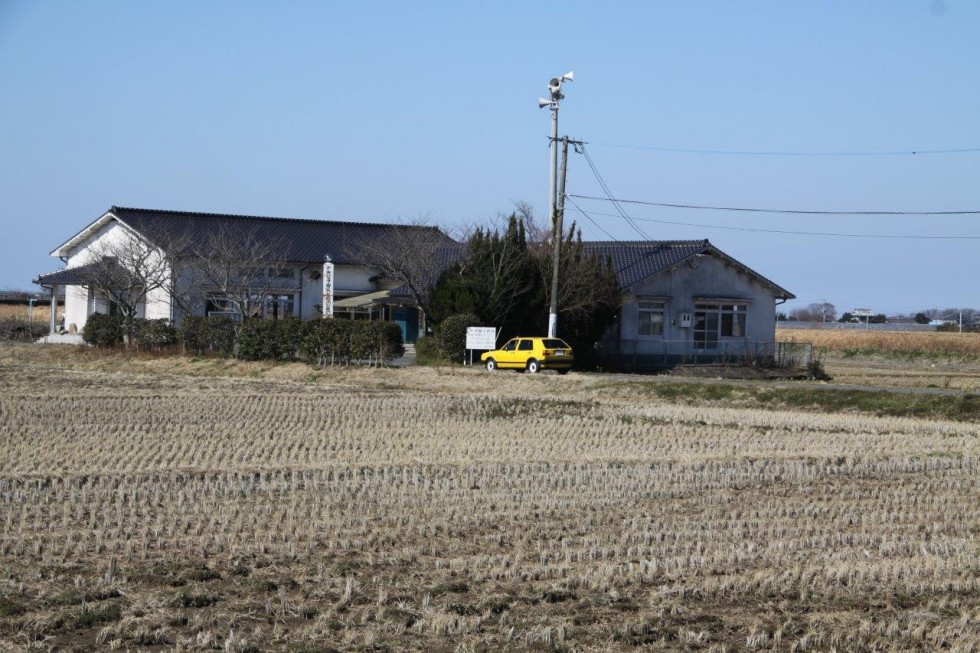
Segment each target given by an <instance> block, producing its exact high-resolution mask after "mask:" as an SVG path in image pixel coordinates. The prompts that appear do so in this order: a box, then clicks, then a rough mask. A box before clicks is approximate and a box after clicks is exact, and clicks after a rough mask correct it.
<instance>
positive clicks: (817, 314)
mask: <svg viewBox="0 0 980 653" xmlns="http://www.w3.org/2000/svg"><path fill="white" fill-rule="evenodd" d="M789 316H790V318H791V319H793V320H797V321H800V322H833V321H834V320H836V319H837V307H836V306H834V305H833V304H831V303H830V302H814V303H812V304H808V305H807V306H806V307H805V308H804V307H802V306H801V307H799V308H794V309H793V310H792V311H790V313H789Z"/></svg>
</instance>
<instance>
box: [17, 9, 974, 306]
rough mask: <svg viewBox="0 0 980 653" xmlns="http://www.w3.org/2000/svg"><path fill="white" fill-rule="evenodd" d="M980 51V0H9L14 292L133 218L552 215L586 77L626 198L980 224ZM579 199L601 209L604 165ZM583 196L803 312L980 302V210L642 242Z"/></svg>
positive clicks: (771, 220)
mask: <svg viewBox="0 0 980 653" xmlns="http://www.w3.org/2000/svg"><path fill="white" fill-rule="evenodd" d="M978 30H980V2H971V1H969V0H944V1H942V0H896V1H894V2H885V1H883V0H879V1H874V0H871V1H868V2H854V1H853V0H849V1H847V2H835V1H828V2H819V3H818V2H805V3H804V2H785V1H783V0H773V1H770V2H762V1H752V0H746V1H743V2H737V3H734V2H727V1H722V0H717V1H714V2H706V1H700V0H691V1H685V2H608V3H597V2H574V1H563V2H544V1H542V2H533V3H530V2H508V1H505V0H504V1H498V2H493V3H486V2H480V3H477V2H449V1H446V2H425V1H423V0H418V1H416V2H411V3H405V2H398V3H396V2H370V1H365V2H325V1H324V2H302V1H292V2H271V1H269V2H249V1H247V0H244V1H243V0H236V1H230V0H229V1H222V0H213V1H209V2H193V1H184V0H168V1H167V2H150V1H145V2H134V1H132V0H119V1H107V0H88V1H87V2H77V1H75V0H62V1H57V0H0V224H2V227H3V229H2V232H0V233H2V234H3V236H2V237H0V288H17V289H31V288H36V287H35V286H33V285H32V284H31V280H32V279H33V278H34V277H36V276H37V275H38V274H40V273H44V272H50V271H53V270H56V269H59V268H60V267H61V262H60V261H59V260H58V259H57V258H52V257H50V256H49V253H50V252H51V250H53V249H54V248H55V247H56V246H58V245H59V244H61V243H62V242H64V241H65V240H67V239H68V238H69V237H71V236H72V235H74V234H75V233H76V232H77V231H79V230H80V229H81V228H83V227H84V226H86V225H87V224H88V223H89V222H91V221H92V220H94V219H95V218H97V217H98V216H99V215H101V214H102V213H103V212H105V211H106V210H107V209H108V208H109V207H110V206H112V205H118V206H136V207H147V208H157V209H174V210H187V211H207V212H218V213H239V214H249V215H272V216H282V217H299V218H319V219H328V220H352V221H416V220H419V219H427V220H429V221H431V222H433V223H435V224H438V225H441V226H444V227H446V228H447V229H449V228H455V227H460V226H465V225H473V224H478V223H485V222H487V221H489V220H491V219H493V218H494V217H495V216H498V215H499V214H501V213H509V212H510V211H512V210H513V208H514V205H515V203H516V202H528V203H530V204H531V205H532V206H533V207H534V209H535V211H536V212H537V214H538V216H545V215H546V214H547V206H548V200H547V197H548V179H549V155H548V135H549V130H550V119H549V115H548V110H547V109H543V110H541V109H539V108H538V107H537V99H538V98H539V97H541V96H542V95H545V94H546V93H547V83H548V81H549V79H550V78H552V77H554V76H558V75H561V74H563V73H565V72H568V71H570V70H573V71H574V72H575V78H574V81H573V82H570V83H566V85H565V88H564V92H565V96H566V97H565V100H564V101H563V102H562V104H561V111H560V118H559V121H560V122H559V131H560V133H562V134H567V135H569V136H571V137H573V138H576V139H581V140H583V141H585V142H586V146H585V147H586V151H587V152H588V154H589V156H591V158H592V161H593V163H594V164H595V166H596V169H597V170H598V171H599V173H600V174H601V176H602V178H603V179H604V180H605V182H606V184H607V186H608V188H609V190H610V192H611V193H612V194H613V196H614V197H617V198H622V199H630V200H639V201H645V202H654V203H668V204H688V205H710V206H729V207H755V208H780V209H797V210H820V211H970V210H980V183H978V182H980V67H978V65H977V62H978V61H980V39H978V38H977V34H978V33H980V31H978ZM963 149H967V150H970V149H972V150H977V151H972V152H955V153H927V151H929V150H963ZM675 150H686V151H684V152H678V151H675ZM707 151H712V152H718V151H724V152H726V153H724V154H718V153H706V152H707ZM912 151H918V152H920V153H919V154H867V153H883V152H889V153H896V152H912ZM731 152H737V153H731ZM759 152H768V153H774V152H775V153H779V154H775V155H774V154H757V153H759ZM828 153H836V154H834V155H828ZM840 153H864V154H861V155H854V156H842V155H839V154H840ZM567 192H568V193H570V194H577V195H587V196H603V194H604V192H603V190H602V188H601V187H600V185H599V183H598V182H597V180H596V178H595V176H594V175H593V172H592V171H591V169H590V168H589V166H588V165H587V162H586V160H585V157H584V156H583V155H581V154H575V153H572V154H571V155H570V158H569V168H568V182H567ZM574 202H575V203H576V205H577V208H576V207H573V206H569V207H568V210H567V212H566V224H567V223H568V222H569V221H576V223H577V224H578V225H579V226H581V228H582V232H583V236H584V238H585V239H588V240H606V239H608V238H609V236H607V235H606V233H608V234H610V235H611V236H612V237H614V238H616V239H617V240H637V239H643V238H645V237H647V236H648V237H649V238H652V239H701V238H708V239H709V240H710V241H711V242H712V243H713V244H715V245H716V246H717V247H719V248H720V249H722V250H723V251H725V252H726V253H728V254H729V255H731V256H733V257H734V258H736V259H738V260H740V261H741V262H743V263H745V264H747V265H748V266H750V267H752V268H753V269H755V270H757V271H758V272H760V273H761V274H763V275H765V276H767V277H769V278H770V279H772V280H774V281H776V282H777V283H778V284H780V285H781V286H783V287H784V288H786V289H788V290H790V291H791V292H793V293H794V294H795V295H796V296H797V297H798V299H797V300H796V301H794V302H790V303H789V304H787V305H786V308H787V309H789V308H792V307H794V306H804V305H806V304H808V303H810V302H817V301H823V300H827V301H830V302H832V303H834V304H835V305H836V306H837V308H838V309H839V310H841V311H844V310H850V309H851V308H856V307H869V308H872V309H874V310H878V311H881V312H886V313H889V314H894V313H899V312H909V311H915V310H919V309H923V308H931V307H934V306H938V307H946V306H962V307H980V283H978V278H980V265H978V264H980V215H958V216H880V215H879V216H859V215H833V216H826V215H796V214H762V213H743V212H730V211H726V212H721V211H707V210H689V209H680V208H665V207H655V206H649V205H642V204H623V205H622V207H623V209H624V210H625V211H626V212H627V214H628V215H629V216H630V217H631V218H633V219H634V223H635V224H636V225H637V226H638V227H639V230H636V229H634V228H633V227H632V226H631V225H630V223H629V222H627V221H626V220H625V219H624V218H622V217H621V216H619V215H618V213H617V211H616V209H615V207H614V206H613V205H611V204H610V203H609V202H605V201H598V200H582V199H574ZM579 209H582V210H585V211H586V212H587V213H588V216H584V215H582V214H581V213H579V212H578V210H579ZM650 220H659V221H662V222H652V221H650ZM667 223H672V224H667ZM745 229H762V230H776V231H796V232H822V233H827V232H832V233H849V234H870V235H873V236H876V237H872V238H852V237H830V236H813V235H811V236H805V235H793V234H784V233H783V234H777V233H765V232H759V231H744V230H745ZM604 232H606V233H604ZM641 234H642V235H641ZM881 236H933V237H935V236H944V237H952V236H955V237H959V238H957V239H949V238H947V239H938V238H932V239H905V238H884V237H881ZM967 236H969V237H971V238H970V239H967V238H964V237H967Z"/></svg>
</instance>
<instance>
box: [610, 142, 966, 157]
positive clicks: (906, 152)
mask: <svg viewBox="0 0 980 653" xmlns="http://www.w3.org/2000/svg"><path fill="white" fill-rule="evenodd" d="M592 144H593V145H599V146H601V147H618V148H623V149H629V150H649V151H653V152H672V153H677V154H721V155H736V156H915V155H919V154H967V153H973V152H980V147H964V148H951V149H923V150H883V151H846V150H845V151H837V152H833V151H831V152H791V151H767V150H705V149H688V148H680V147H658V146H655V145H627V144H621V143H596V142H593V143H592Z"/></svg>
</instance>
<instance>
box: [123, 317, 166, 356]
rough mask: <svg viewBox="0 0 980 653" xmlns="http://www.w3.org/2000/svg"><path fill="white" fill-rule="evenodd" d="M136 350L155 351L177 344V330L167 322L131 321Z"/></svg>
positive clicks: (161, 320)
mask: <svg viewBox="0 0 980 653" xmlns="http://www.w3.org/2000/svg"><path fill="white" fill-rule="evenodd" d="M133 331H134V333H135V336H134V338H135V341H136V343H135V344H136V349H142V350H157V349H162V348H164V347H169V346H170V345H173V344H174V343H176V342H177V329H175V328H174V327H173V326H172V325H171V324H170V323H169V322H168V321H167V320H163V319H160V320H141V319H136V320H133Z"/></svg>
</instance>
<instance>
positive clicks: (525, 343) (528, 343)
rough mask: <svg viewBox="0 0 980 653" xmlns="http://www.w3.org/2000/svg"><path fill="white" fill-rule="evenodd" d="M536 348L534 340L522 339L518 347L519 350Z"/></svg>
mask: <svg viewBox="0 0 980 653" xmlns="http://www.w3.org/2000/svg"><path fill="white" fill-rule="evenodd" d="M532 349H534V341H533V340H521V344H520V345H519V346H518V347H517V350H518V351H531V350H532Z"/></svg>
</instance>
